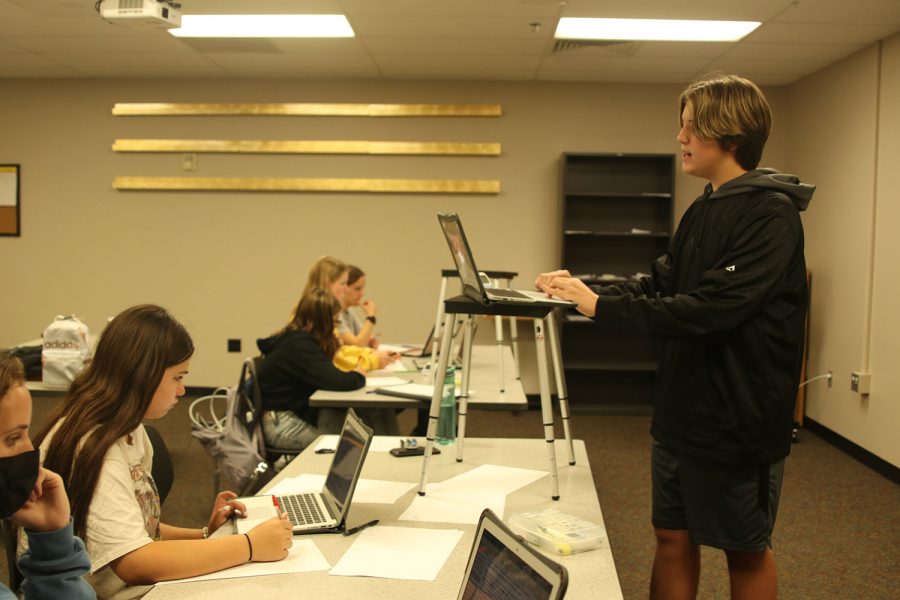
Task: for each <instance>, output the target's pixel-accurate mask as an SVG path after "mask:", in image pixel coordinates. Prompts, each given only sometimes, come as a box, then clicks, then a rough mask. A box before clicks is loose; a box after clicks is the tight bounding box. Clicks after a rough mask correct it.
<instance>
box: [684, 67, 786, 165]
mask: <svg viewBox="0 0 900 600" xmlns="http://www.w3.org/2000/svg"><path fill="white" fill-rule="evenodd" d="M688 102H690V103H691V108H692V109H693V111H694V123H693V127H692V129H693V133H694V135H696V136H697V137H699V138H701V139H707V140H716V141H717V142H718V143H719V146H720V147H721V148H722V150H725V151H726V152H734V158H735V160H736V161H737V163H738V164H739V165H740V166H741V168H743V169H746V170H748V171H749V170H751V169H755V168H756V167H757V166H758V165H759V161H760V158H762V151H763V148H764V147H765V145H766V140H768V139H769V132H770V131H771V129H772V110H771V109H770V108H769V103H768V101H766V97H765V96H764V95H763V93H762V92H761V91H760V89H759V88H758V87H756V84H755V83H753V82H752V81H750V80H748V79H744V78H743V77H738V76H737V75H714V76H711V77H708V78H707V79H703V80H701V81H696V82H694V83H692V84H691V85H689V86H688V87H687V89H685V90H684V91H683V92H681V99H680V103H681V110H680V112H679V113H678V114H679V118H680V117H681V115H682V114H683V113H684V107H685V105H686V104H687V103H688Z"/></svg>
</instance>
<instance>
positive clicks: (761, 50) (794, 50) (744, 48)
mask: <svg viewBox="0 0 900 600" xmlns="http://www.w3.org/2000/svg"><path fill="white" fill-rule="evenodd" d="M863 48H865V46H863V45H862V44H754V43H750V42H746V43H743V44H739V45H737V46H735V48H734V49H732V50H730V51H729V52H728V53H726V54H725V57H727V58H729V59H735V60H743V59H758V60H785V59H787V60H809V61H820V62H821V61H827V62H833V61H837V60H840V59H842V58H844V57H846V56H850V55H851V54H853V53H854V52H858V51H859V50H862V49H863Z"/></svg>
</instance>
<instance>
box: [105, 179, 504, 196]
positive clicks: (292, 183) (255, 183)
mask: <svg viewBox="0 0 900 600" xmlns="http://www.w3.org/2000/svg"><path fill="white" fill-rule="evenodd" d="M113 187H114V188H115V189H117V190H180V191H201V190H218V191H260V192H377V193H408V194H422V193H427V194H499V193H500V182H499V181H495V180H474V179H473V180H465V179H321V178H315V179H300V178H284V179H280V178H272V177H264V178H249V177H116V178H115V179H114V180H113Z"/></svg>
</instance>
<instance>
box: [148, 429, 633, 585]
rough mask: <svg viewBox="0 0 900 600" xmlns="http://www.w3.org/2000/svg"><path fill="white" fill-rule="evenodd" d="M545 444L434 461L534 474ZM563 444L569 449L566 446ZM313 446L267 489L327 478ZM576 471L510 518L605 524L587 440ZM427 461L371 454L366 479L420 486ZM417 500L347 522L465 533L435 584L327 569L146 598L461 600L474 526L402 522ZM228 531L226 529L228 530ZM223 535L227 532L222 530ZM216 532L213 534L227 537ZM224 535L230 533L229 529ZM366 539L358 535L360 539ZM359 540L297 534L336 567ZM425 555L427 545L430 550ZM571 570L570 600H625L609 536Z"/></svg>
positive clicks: (497, 442) (522, 501) (515, 443)
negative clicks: (560, 517)
mask: <svg viewBox="0 0 900 600" xmlns="http://www.w3.org/2000/svg"><path fill="white" fill-rule="evenodd" d="M544 445H545V444H544V441H543V440H539V439H497V438H491V439H486V438H473V439H470V440H468V448H467V456H466V462H465V463H458V462H456V460H455V459H454V457H453V456H452V453H451V452H444V453H442V454H439V455H435V456H434V457H433V458H432V463H431V476H432V479H433V480H434V481H444V480H447V479H450V478H451V477H455V476H457V475H460V474H462V473H465V472H467V471H469V470H471V469H472V468H474V467H475V466H476V465H481V464H492V465H500V466H506V467H517V468H522V469H533V468H534V466H535V465H536V464H539V463H540V462H541V457H542V456H543V453H544V448H543V446H544ZM556 445H557V446H558V447H559V448H558V449H559V450H562V441H557V442H556ZM315 446H316V444H315V443H314V444H312V445H310V447H309V448H307V449H306V450H305V451H304V452H303V453H302V454H300V455H299V456H298V457H297V458H296V459H295V460H294V461H292V462H291V463H290V464H289V465H288V466H287V467H285V468H284V470H283V471H282V472H281V473H279V474H278V476H277V477H276V478H275V479H274V480H273V481H272V482H271V483H270V484H269V486H267V488H266V489H271V487H272V486H273V485H275V484H277V483H278V482H279V481H281V480H282V479H284V478H286V477H296V476H297V475H299V474H301V473H324V472H325V471H326V470H327V469H328V465H329V464H330V462H331V458H332V457H333V456H334V455H333V454H316V453H315V452H314V451H313V448H314V447H315ZM575 455H576V458H577V460H578V464H577V466H573V467H570V468H567V469H564V470H563V471H562V472H561V473H560V477H559V486H560V491H561V492H562V497H561V498H560V500H559V501H558V502H552V501H551V500H550V499H549V498H547V494H546V482H545V481H544V479H538V480H537V481H535V482H533V483H531V484H529V485H527V486H525V487H522V488H519V489H518V490H516V491H514V492H513V493H511V494H509V495H508V496H507V498H506V510H505V513H504V514H503V515H500V516H502V517H503V519H504V521H509V518H510V517H511V516H512V515H513V514H516V513H519V512H525V511H533V510H543V509H545V508H548V507H550V506H553V507H554V508H556V509H558V510H560V511H562V512H565V513H568V514H572V515H575V516H577V517H580V518H582V519H586V520H588V521H592V522H594V523H597V524H602V523H603V514H602V513H601V511H600V503H599V501H598V499H597V490H596V487H595V486H594V479H593V477H592V476H591V468H590V465H589V464H588V458H587V454H586V452H585V446H584V442H583V441H581V440H576V441H575ZM419 467H420V463H419V461H418V460H415V459H413V458H396V457H393V456H391V455H390V454H388V453H387V452H369V455H368V457H367V458H366V462H365V465H364V466H363V471H362V477H363V478H365V479H381V480H389V481H406V482H410V483H413V482H415V481H416V480H417V478H418V473H419ZM415 497H416V492H415V489H412V490H410V491H409V492H407V493H406V494H404V495H403V496H401V498H400V500H399V501H397V502H396V503H395V504H392V505H389V504H360V503H357V502H356V501H354V502H353V503H352V505H351V508H350V512H349V517H348V525H349V526H351V527H352V526H354V525H359V524H361V523H365V522H367V521H369V520H371V519H379V525H377V526H376V527H378V526H382V525H389V526H392V527H413V528H416V527H424V528H429V529H457V530H462V531H463V536H462V539H460V541H459V542H458V543H457V545H456V547H455V548H454V550H453V552H452V553H451V555H450V557H449V558H448V559H447V561H446V562H445V563H444V566H443V568H442V569H441V571H440V572H439V573H438V576H437V579H435V580H434V581H413V580H402V579H381V578H377V577H339V576H332V575H329V574H328V572H327V571H313V572H307V573H289V574H283V575H269V576H262V577H247V578H242V579H222V580H216V581H206V582H196V583H179V584H172V585H164V586H157V587H155V588H154V589H153V590H151V591H150V593H149V594H147V596H145V598H146V599H147V600H184V599H185V598H190V599H191V600H221V599H222V598H258V599H260V600H263V599H266V600H268V599H270V598H272V599H287V598H315V599H319V598H327V599H329V600H345V599H350V600H363V599H364V600H382V599H383V600H406V599H407V598H418V599H426V598H427V599H429V600H430V599H439V600H450V599H454V598H456V594H457V591H458V590H459V586H460V583H461V582H462V578H463V573H464V572H465V567H466V559H467V558H468V556H469V551H470V550H471V547H472V541H473V537H474V534H475V525H474V524H472V525H463V524H458V523H426V522H421V521H400V520H399V516H400V515H401V514H402V513H403V512H404V511H405V510H406V509H407V507H408V506H409V505H410V503H411V502H412V501H413V499H414V498H415ZM226 527H229V525H227V524H226V525H225V526H223V528H222V529H225V528H226ZM220 531H221V530H220ZM220 531H217V532H216V533H215V534H214V535H221V534H220ZM222 533H223V534H224V533H227V532H224V531H222ZM357 535H359V534H357ZM356 537H357V536H356V535H354V536H347V537H345V536H342V535H340V534H316V535H304V536H295V537H294V539H295V540H300V539H310V540H312V541H313V542H314V543H315V545H316V547H318V548H319V550H320V551H321V552H322V554H323V555H324V556H325V558H326V560H328V562H329V563H330V564H331V565H332V566H333V565H335V564H337V563H338V561H339V560H340V559H341V557H342V556H343V554H344V552H346V551H347V549H348V548H349V547H350V545H351V544H352V543H353V542H354V541H355V540H356ZM421 550H422V552H427V551H428V547H427V546H423V547H422V548H421ZM548 556H549V557H550V558H551V559H552V560H555V561H557V562H559V563H561V564H562V565H564V566H565V567H566V569H568V571H569V588H568V592H567V594H566V600H607V599H608V600H621V598H622V590H621V587H620V585H619V579H618V575H617V574H616V566H615V563H614V561H613V556H612V552H611V551H610V547H609V543H608V541H607V540H606V539H604V540H603V542H602V544H601V547H600V548H598V549H596V550H591V551H589V552H582V553H579V554H573V555H571V556H550V555H548Z"/></svg>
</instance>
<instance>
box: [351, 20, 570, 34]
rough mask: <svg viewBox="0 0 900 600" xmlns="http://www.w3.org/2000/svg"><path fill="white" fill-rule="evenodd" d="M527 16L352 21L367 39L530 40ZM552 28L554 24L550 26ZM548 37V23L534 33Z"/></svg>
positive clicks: (551, 32)
mask: <svg viewBox="0 0 900 600" xmlns="http://www.w3.org/2000/svg"><path fill="white" fill-rule="evenodd" d="M530 22H531V20H530V19H529V18H528V17H478V18H476V17H465V16H455V15H449V16H446V17H441V18H439V19H438V18H429V17H419V16H403V17H385V16H380V15H379V16H362V17H355V18H354V19H353V21H352V25H353V29H354V31H356V34H357V35H359V36H361V37H363V38H367V37H369V36H376V35H377V36H398V37H403V36H409V35H415V36H419V37H445V38H453V37H525V38H527V37H534V36H535V35H536V34H535V33H534V32H533V31H532V28H531V27H530V26H529V23H530ZM554 27H555V24H554ZM538 35H539V36H540V37H541V38H544V37H547V38H549V37H552V35H553V28H551V27H549V21H548V24H547V25H546V26H544V27H542V28H541V31H540V32H539V34H538Z"/></svg>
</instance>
